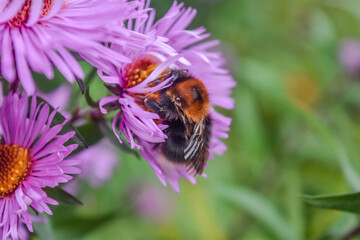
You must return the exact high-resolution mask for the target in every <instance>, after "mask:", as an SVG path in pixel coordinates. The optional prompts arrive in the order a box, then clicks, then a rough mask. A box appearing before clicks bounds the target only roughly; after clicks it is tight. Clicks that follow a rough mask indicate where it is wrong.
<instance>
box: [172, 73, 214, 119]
mask: <svg viewBox="0 0 360 240" xmlns="http://www.w3.org/2000/svg"><path fill="white" fill-rule="evenodd" d="M167 95H168V96H169V97H170V99H171V101H172V102H173V103H174V105H175V107H176V109H177V111H178V112H179V114H181V115H185V117H187V118H188V119H191V120H193V121H196V122H200V121H201V119H202V118H203V117H205V116H207V115H208V112H209V94H208V91H207V89H206V87H205V85H204V84H203V83H202V82H201V81H200V80H198V79H196V78H190V79H186V80H184V81H180V82H175V83H174V85H173V86H171V87H170V89H169V91H168V92H167Z"/></svg>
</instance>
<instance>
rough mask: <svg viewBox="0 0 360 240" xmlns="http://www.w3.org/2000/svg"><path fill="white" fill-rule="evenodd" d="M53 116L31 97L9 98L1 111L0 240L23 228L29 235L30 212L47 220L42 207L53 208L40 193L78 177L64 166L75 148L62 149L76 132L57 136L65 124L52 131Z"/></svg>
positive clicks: (73, 165) (73, 168) (70, 166)
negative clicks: (46, 188) (25, 227)
mask: <svg viewBox="0 0 360 240" xmlns="http://www.w3.org/2000/svg"><path fill="white" fill-rule="evenodd" d="M56 113H57V112H56V111H53V112H50V108H49V105H47V104H44V103H41V104H39V105H36V97H35V96H33V97H32V99H31V101H29V99H28V97H27V95H25V94H23V95H22V96H20V95H19V94H18V93H10V94H9V95H7V96H5V97H4V99H3V103H2V105H1V107H0V128H1V129H2V130H3V133H2V136H1V142H0V213H1V214H0V237H1V239H8V238H12V239H18V238H19V233H18V229H19V228H20V229H21V225H22V224H25V225H26V226H27V228H28V229H29V231H33V229H32V221H33V217H32V216H31V215H30V213H29V212H28V207H29V206H31V207H32V208H33V209H35V210H36V211H38V212H41V213H42V212H46V213H47V214H52V212H51V210H50V208H49V207H48V205H47V204H52V205H57V204H58V203H57V202H56V201H55V200H53V199H51V198H49V197H48V196H47V194H46V193H45V192H44V191H43V190H42V189H43V188H45V187H52V188H53V187H56V186H58V185H59V184H60V183H65V182H68V181H69V180H71V179H72V177H71V176H70V175H69V174H79V173H80V169H79V168H77V167H76V165H78V164H80V162H79V161H74V160H65V159H64V158H66V157H67V156H68V155H69V154H70V153H71V152H72V151H73V150H75V149H76V148H77V145H76V144H73V145H68V146H65V145H64V144H65V143H66V142H67V141H68V140H69V139H70V138H72V137H73V136H74V134H75V132H68V133H66V134H64V135H59V132H60V130H61V129H62V127H63V126H64V124H65V123H66V121H65V122H63V123H62V124H59V125H55V126H51V122H52V120H53V119H54V117H55V114H56Z"/></svg>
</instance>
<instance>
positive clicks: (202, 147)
mask: <svg viewBox="0 0 360 240" xmlns="http://www.w3.org/2000/svg"><path fill="white" fill-rule="evenodd" d="M169 75H171V76H172V82H173V83H172V85H171V86H170V87H168V88H165V89H162V90H161V92H160V98H159V99H154V98H146V99H145V100H144V104H145V106H146V107H147V108H148V109H150V110H152V111H153V112H156V113H157V114H159V116H160V118H161V119H163V123H164V124H167V125H168V126H169V127H168V128H167V129H165V130H164V133H165V134H166V135H167V137H168V138H167V140H166V141H165V142H164V143H163V144H161V145H160V146H159V147H160V149H161V152H162V153H163V155H164V156H165V158H166V159H167V160H169V161H170V162H174V163H179V164H186V165H187V166H188V168H189V170H190V169H193V170H194V171H195V172H194V174H201V173H202V172H203V169H204V167H205V163H206V160H207V158H208V150H209V142H210V135H211V119H210V117H209V116H208V113H209V95H208V92H207V89H206V87H205V85H204V84H203V83H202V82H201V81H200V80H198V79H196V78H193V77H192V76H191V75H189V74H188V73H187V72H186V71H184V70H172V71H171V72H170V73H169Z"/></svg>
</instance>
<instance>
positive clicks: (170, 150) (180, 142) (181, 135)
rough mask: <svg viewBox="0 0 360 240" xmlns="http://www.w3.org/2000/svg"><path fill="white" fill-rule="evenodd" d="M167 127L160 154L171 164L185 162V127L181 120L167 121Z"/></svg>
mask: <svg viewBox="0 0 360 240" xmlns="http://www.w3.org/2000/svg"><path fill="white" fill-rule="evenodd" d="M166 124H167V125H169V127H168V128H167V129H165V131H164V133H165V134H166V136H167V137H168V138H167V139H166V141H165V143H164V144H163V149H162V152H163V154H164V155H165V157H166V158H167V159H168V160H170V161H173V162H177V163H182V162H185V158H184V149H185V146H186V136H185V131H186V130H185V126H184V123H183V122H182V121H181V120H176V121H171V122H170V121H167V122H166Z"/></svg>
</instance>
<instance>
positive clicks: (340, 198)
mask: <svg viewBox="0 0 360 240" xmlns="http://www.w3.org/2000/svg"><path fill="white" fill-rule="evenodd" d="M302 199H303V200H304V201H305V202H306V203H308V204H310V205H312V206H315V207H319V208H327V209H334V210H340V211H345V212H352V213H360V192H357V193H350V194H344V195H324V196H307V195H304V196H302Z"/></svg>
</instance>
